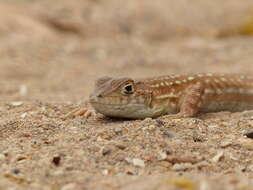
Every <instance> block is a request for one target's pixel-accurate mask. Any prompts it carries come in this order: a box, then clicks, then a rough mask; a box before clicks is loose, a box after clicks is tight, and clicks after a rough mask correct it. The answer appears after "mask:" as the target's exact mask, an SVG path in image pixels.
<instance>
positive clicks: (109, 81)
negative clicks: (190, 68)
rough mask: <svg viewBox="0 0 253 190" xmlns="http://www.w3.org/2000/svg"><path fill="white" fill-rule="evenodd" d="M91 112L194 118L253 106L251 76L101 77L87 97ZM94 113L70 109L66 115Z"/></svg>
mask: <svg viewBox="0 0 253 190" xmlns="http://www.w3.org/2000/svg"><path fill="white" fill-rule="evenodd" d="M89 103H90V104H91V105H92V107H93V109H94V110H95V112H98V113H101V114H103V115H105V116H109V117H118V118H129V119H144V118H147V117H150V118H155V117H159V116H162V115H168V117H169V118H187V117H195V116H196V115H197V114H198V113H199V112H204V113H205V112H218V111H231V112H236V111H244V110H250V109H253V78H252V77H250V76H246V75H241V74H213V73H200V74H194V75H168V76H158V77H151V78H144V79H132V78H129V77H122V78H112V77H101V78H99V79H98V80H97V81H96V82H95V89H94V91H93V93H92V94H91V95H90V97H89ZM95 112H93V111H90V109H86V108H85V109H81V110H74V111H73V112H71V113H70V114H68V115H67V117H70V116H71V117H75V116H77V115H85V117H89V116H91V115H93V114H94V113H95Z"/></svg>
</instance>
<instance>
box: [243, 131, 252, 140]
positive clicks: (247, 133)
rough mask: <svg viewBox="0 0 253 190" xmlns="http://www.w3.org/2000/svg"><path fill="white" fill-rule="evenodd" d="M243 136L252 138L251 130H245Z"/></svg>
mask: <svg viewBox="0 0 253 190" xmlns="http://www.w3.org/2000/svg"><path fill="white" fill-rule="evenodd" d="M244 136H246V137H248V138H250V139H253V130H250V131H248V132H246V133H245V134H244Z"/></svg>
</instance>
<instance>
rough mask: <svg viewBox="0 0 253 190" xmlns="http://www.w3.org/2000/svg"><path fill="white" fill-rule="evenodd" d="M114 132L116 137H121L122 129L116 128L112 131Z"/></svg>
mask: <svg viewBox="0 0 253 190" xmlns="http://www.w3.org/2000/svg"><path fill="white" fill-rule="evenodd" d="M114 132H115V134H116V135H121V134H122V132H123V131H122V128H120V127H117V128H115V129H114Z"/></svg>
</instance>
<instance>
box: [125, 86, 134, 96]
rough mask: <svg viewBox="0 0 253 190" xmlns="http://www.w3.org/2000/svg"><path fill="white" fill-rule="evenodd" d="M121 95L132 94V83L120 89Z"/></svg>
mask: <svg viewBox="0 0 253 190" xmlns="http://www.w3.org/2000/svg"><path fill="white" fill-rule="evenodd" d="M122 93H123V94H124V95H129V94H133V93H134V86H133V84H132V83H128V84H126V85H124V86H123V88H122Z"/></svg>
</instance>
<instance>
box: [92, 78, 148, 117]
mask: <svg viewBox="0 0 253 190" xmlns="http://www.w3.org/2000/svg"><path fill="white" fill-rule="evenodd" d="M90 103H91V105H92V106H93V108H94V109H95V110H96V111H97V112H99V113H101V114H103V115H105V116H110V117H121V118H142V117H144V116H142V115H143V112H145V111H146V110H147V109H148V107H149V106H150V103H151V93H150V92H148V91H147V90H145V88H144V87H143V83H142V82H136V81H134V80H133V79H131V78H110V77H102V78H99V79H98V80H97V81H96V83H95V89H94V92H93V93H92V94H91V95H90Z"/></svg>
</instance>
